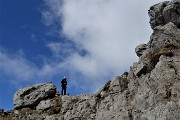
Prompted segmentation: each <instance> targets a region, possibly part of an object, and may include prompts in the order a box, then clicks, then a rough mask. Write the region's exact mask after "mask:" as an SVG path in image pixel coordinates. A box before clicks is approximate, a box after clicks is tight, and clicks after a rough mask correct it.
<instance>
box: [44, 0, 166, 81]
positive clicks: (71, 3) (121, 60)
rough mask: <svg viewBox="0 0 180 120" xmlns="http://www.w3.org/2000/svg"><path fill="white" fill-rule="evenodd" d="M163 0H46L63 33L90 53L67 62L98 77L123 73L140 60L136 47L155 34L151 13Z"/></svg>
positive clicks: (76, 56)
mask: <svg viewBox="0 0 180 120" xmlns="http://www.w3.org/2000/svg"><path fill="white" fill-rule="evenodd" d="M60 1H61V2H60ZM160 1H163V0H151V1H146V2H144V0H134V1H131V0H126V1H121V0H45V2H46V3H47V5H48V6H49V10H50V11H51V14H53V15H55V16H56V20H57V21H58V20H59V24H60V25H61V26H62V29H61V30H60V32H61V34H63V35H65V36H66V38H68V41H71V42H73V43H75V45H76V46H77V47H78V48H79V49H80V50H85V51H86V52H87V53H88V54H87V55H83V56H82V55H81V54H79V53H78V52H72V53H71V54H70V56H69V57H68V59H67V61H66V62H68V64H69V65H71V66H72V67H73V68H74V69H75V70H77V72H80V73H82V74H83V75H85V76H88V77H90V76H93V77H95V78H96V77H98V78H99V77H106V76H109V75H112V74H113V75H114V74H116V75H117V74H120V73H121V72H122V71H123V70H127V69H128V68H129V66H130V65H132V62H134V61H137V57H136V55H135V53H134V49H135V47H136V46H137V45H138V44H140V43H142V42H144V43H146V42H147V41H148V40H149V37H150V34H151V30H150V27H149V24H148V21H149V18H148V14H147V10H148V9H149V7H150V6H151V5H153V4H155V3H158V2H160ZM56 3H57V4H56ZM68 41H67V42H68ZM58 44H59V43H57V45H58ZM51 47H52V46H51ZM56 54H58V52H57V53H56Z"/></svg>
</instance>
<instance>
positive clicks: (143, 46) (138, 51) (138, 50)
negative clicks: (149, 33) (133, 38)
mask: <svg viewBox="0 0 180 120" xmlns="http://www.w3.org/2000/svg"><path fill="white" fill-rule="evenodd" d="M146 49H147V46H146V44H140V45H138V46H137V47H136V48H135V52H136V55H137V56H138V57H140V56H141V55H143V52H144V51H145V50H146Z"/></svg>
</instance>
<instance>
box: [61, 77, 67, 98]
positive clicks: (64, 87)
mask: <svg viewBox="0 0 180 120" xmlns="http://www.w3.org/2000/svg"><path fill="white" fill-rule="evenodd" d="M66 86H67V80H66V77H64V78H63V79H62V81H61V87H62V91H61V94H62V95H66V88H67V87H66Z"/></svg>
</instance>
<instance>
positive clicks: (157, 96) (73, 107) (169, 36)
mask: <svg viewBox="0 0 180 120" xmlns="http://www.w3.org/2000/svg"><path fill="white" fill-rule="evenodd" d="M179 2H180V1H179V0H173V1H170V2H168V1H166V2H162V3H159V4H156V5H154V6H152V7H151V8H150V10H149V15H150V24H151V26H152V28H153V30H154V31H153V34H152V35H151V38H150V41H149V42H148V43H147V44H141V45H139V46H137V47H136V49H135V52H136V54H137V56H138V57H139V61H138V62H135V63H134V64H133V65H132V66H131V67H130V71H129V72H125V73H124V74H122V75H120V76H117V77H116V78H115V79H114V80H110V81H108V82H107V83H106V84H105V85H104V86H103V87H102V88H101V89H100V90H99V91H98V92H97V93H95V94H90V95H79V96H71V95H66V96H61V95H58V96H54V94H55V91H54V90H55V89H53V90H52V91H53V92H52V94H51V95H50V96H47V95H46V94H43V95H45V96H46V97H43V99H42V97H40V98H41V99H38V100H36V99H35V98H36V97H32V98H33V99H32V98H30V100H28V99H26V98H27V97H28V96H35V95H37V92H36V90H37V89H36V90H35V89H33V88H34V87H28V89H27V88H25V89H22V90H19V92H17V93H16V94H15V97H14V101H15V108H16V109H17V110H13V111H11V114H8V115H7V116H5V117H3V119H10V120H32V119H36V120H180V114H179V113H180V29H179V17H180V14H179ZM45 86H46V85H45V84H44V85H43V86H42V89H44V88H46V87H45ZM51 86H54V85H51ZM52 88H55V87H52ZM31 89H33V90H34V91H33V92H31ZM46 89H47V88H46ZM20 91H21V92H20ZM50 91H51V89H50ZM48 93H49V92H48ZM39 94H40V93H38V95H39ZM38 95H37V96H38ZM48 95H49V94H48ZM22 96H23V97H22ZM40 96H41V95H40ZM29 101H33V102H29ZM37 101H38V102H37ZM32 105H33V107H30V106H32ZM0 119H1V117H0Z"/></svg>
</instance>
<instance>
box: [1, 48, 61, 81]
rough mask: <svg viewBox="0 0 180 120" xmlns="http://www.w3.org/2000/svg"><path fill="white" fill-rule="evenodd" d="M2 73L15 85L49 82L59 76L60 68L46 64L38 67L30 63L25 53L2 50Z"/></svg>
mask: <svg viewBox="0 0 180 120" xmlns="http://www.w3.org/2000/svg"><path fill="white" fill-rule="evenodd" d="M0 71H1V74H2V75H7V76H8V77H9V79H11V80H12V81H10V82H13V83H17V84H18V83H23V82H32V83H33V82H34V83H35V82H38V81H39V82H40V81H48V80H50V79H51V78H52V77H53V76H54V75H55V74H57V71H58V67H55V65H54V64H44V65H43V66H42V67H38V66H37V65H36V64H34V63H32V62H31V61H29V60H28V59H27V58H26V57H25V56H24V54H23V51H22V50H21V51H20V52H16V53H12V52H9V51H7V50H5V49H4V48H2V47H1V48H0Z"/></svg>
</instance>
